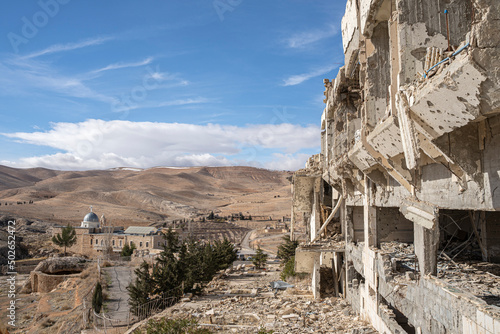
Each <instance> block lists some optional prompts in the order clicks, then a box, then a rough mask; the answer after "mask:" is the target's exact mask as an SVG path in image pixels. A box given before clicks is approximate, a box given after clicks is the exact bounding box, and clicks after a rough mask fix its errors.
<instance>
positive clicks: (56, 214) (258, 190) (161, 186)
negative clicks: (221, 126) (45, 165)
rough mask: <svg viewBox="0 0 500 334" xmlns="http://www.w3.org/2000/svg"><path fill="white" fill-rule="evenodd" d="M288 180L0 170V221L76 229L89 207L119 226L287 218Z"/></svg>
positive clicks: (165, 172) (246, 172) (268, 174)
mask: <svg viewBox="0 0 500 334" xmlns="http://www.w3.org/2000/svg"><path fill="white" fill-rule="evenodd" d="M290 175H291V173H289V172H279V171H270V170H265V169H258V168H253V167H193V168H151V169H146V170H135V169H126V168H122V169H114V170H99V171H84V172H59V171H51V170H46V169H39V168H37V169H26V170H21V169H14V168H9V167H2V166H0V204H1V205H0V214H13V215H16V216H19V217H25V218H30V219H41V220H47V221H53V222H60V223H66V222H71V223H77V222H79V221H81V219H82V218H83V216H84V215H85V214H86V213H87V212H88V210H89V206H90V205H92V206H93V208H94V212H96V213H97V214H98V215H102V214H104V215H105V216H106V218H107V220H108V222H111V224H113V225H125V226H126V225H129V224H150V223H153V222H159V221H164V220H167V219H178V218H188V217H196V216H197V215H199V214H205V213H207V212H209V211H211V210H214V211H215V212H216V213H220V214H223V215H225V214H229V213H232V212H243V213H244V214H251V215H255V216H257V215H267V216H269V215H271V216H273V217H280V216H283V215H287V214H289V207H290V183H289V181H288V180H287V177H289V176H290ZM30 201H33V204H30ZM6 204H7V205H6Z"/></svg>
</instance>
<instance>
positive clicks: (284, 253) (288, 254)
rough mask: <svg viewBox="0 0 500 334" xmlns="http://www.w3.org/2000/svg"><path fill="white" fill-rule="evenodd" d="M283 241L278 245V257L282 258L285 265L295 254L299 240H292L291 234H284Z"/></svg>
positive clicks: (282, 263)
mask: <svg viewBox="0 0 500 334" xmlns="http://www.w3.org/2000/svg"><path fill="white" fill-rule="evenodd" d="M282 239H283V243H282V244H281V245H279V246H278V259H280V260H281V265H285V264H287V263H288V261H289V260H290V259H291V258H292V257H293V256H295V249H296V248H297V246H298V245H299V242H298V241H297V240H291V239H290V236H289V235H285V236H283V238H282Z"/></svg>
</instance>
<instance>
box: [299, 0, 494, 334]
mask: <svg viewBox="0 0 500 334" xmlns="http://www.w3.org/2000/svg"><path fill="white" fill-rule="evenodd" d="M499 22H500V2H499V1H498V0H421V1H413V0H348V1H347V5H346V11H345V15H344V17H343V19H342V39H343V48H344V54H345V65H344V66H343V67H342V68H341V69H340V70H339V72H338V75H337V77H336V78H335V79H334V80H332V81H329V80H327V79H325V81H324V83H325V93H324V94H325V100H324V102H325V104H326V107H325V109H324V111H323V114H322V117H321V130H322V132H321V144H322V145H321V154H318V155H315V156H313V157H311V158H310V159H309V161H308V162H307V164H306V168H305V169H302V170H299V171H297V172H296V173H295V174H294V176H293V206H292V222H291V224H292V230H291V234H292V237H293V234H294V231H295V230H297V229H300V228H305V230H306V232H307V241H306V242H305V243H303V244H301V245H300V247H299V248H298V249H297V252H296V257H295V259H296V271H298V272H309V273H310V274H311V278H312V289H313V293H314V295H315V296H316V297H318V298H319V297H321V296H322V295H323V294H325V293H333V294H334V295H337V296H342V297H344V298H346V299H347V301H348V302H349V303H351V305H352V306H353V308H354V310H355V311H356V312H358V313H359V314H361V316H362V317H364V318H365V319H367V320H369V321H370V322H371V324H372V325H373V326H374V327H375V328H376V329H377V330H378V331H379V332H381V333H424V334H425V333H488V334H493V333H500V307H499V306H500V277H499V276H500V269H499V268H500V265H498V264H499V263H500V212H499V211H500V192H499V191H500V190H499V187H500V52H499V51H500V23H499Z"/></svg>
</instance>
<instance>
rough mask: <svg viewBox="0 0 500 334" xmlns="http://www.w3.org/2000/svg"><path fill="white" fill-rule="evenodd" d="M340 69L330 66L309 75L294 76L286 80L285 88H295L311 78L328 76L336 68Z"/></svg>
mask: <svg viewBox="0 0 500 334" xmlns="http://www.w3.org/2000/svg"><path fill="white" fill-rule="evenodd" d="M336 67H338V65H330V66H326V67H323V68H320V69H317V70H314V71H311V72H308V73H303V74H297V75H292V76H290V77H288V78H287V79H285V80H284V84H283V86H295V85H299V84H301V83H303V82H304V81H307V80H309V79H311V78H314V77H317V76H320V75H323V74H326V73H328V72H330V71H332V70H333V69H334V68H336Z"/></svg>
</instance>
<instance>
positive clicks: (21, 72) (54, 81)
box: [0, 57, 116, 104]
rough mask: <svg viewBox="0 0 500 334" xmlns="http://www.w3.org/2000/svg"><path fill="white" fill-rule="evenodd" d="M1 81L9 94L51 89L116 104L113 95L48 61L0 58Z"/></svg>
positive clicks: (59, 92) (48, 90)
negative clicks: (60, 71) (62, 73)
mask: <svg viewBox="0 0 500 334" xmlns="http://www.w3.org/2000/svg"><path fill="white" fill-rule="evenodd" d="M0 84H1V85H2V87H4V88H5V90H7V91H8V92H9V93H11V94H12V93H13V94H21V95H23V94H32V93H33V92H40V91H42V92H44V94H46V92H52V93H56V94H57V95H59V96H60V95H66V96H70V97H77V98H88V99H92V100H97V101H101V102H105V103H110V104H111V103H115V102H116V98H114V97H111V96H107V95H105V94H102V93H100V92H97V91H95V90H94V89H92V88H91V87H89V86H87V85H86V84H85V83H84V82H83V81H82V80H81V79H79V78H77V77H74V76H66V75H61V74H59V73H58V72H57V71H56V70H55V69H54V68H52V67H51V66H50V65H49V64H47V63H44V62H39V61H37V60H36V59H22V58H18V57H14V58H11V59H8V60H5V61H3V62H2V61H0Z"/></svg>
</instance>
